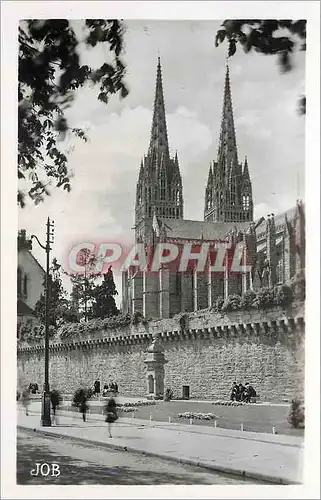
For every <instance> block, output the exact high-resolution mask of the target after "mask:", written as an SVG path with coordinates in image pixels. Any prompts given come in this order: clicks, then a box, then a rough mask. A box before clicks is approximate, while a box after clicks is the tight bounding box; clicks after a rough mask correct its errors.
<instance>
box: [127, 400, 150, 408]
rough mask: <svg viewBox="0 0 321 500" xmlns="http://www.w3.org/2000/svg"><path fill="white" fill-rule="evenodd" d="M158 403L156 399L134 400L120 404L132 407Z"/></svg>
mask: <svg viewBox="0 0 321 500" xmlns="http://www.w3.org/2000/svg"><path fill="white" fill-rule="evenodd" d="M155 404H156V401H153V400H151V401H134V402H132V403H131V402H128V403H122V404H120V405H119V406H124V407H127V406H130V407H134V406H135V407H137V406H150V405H155Z"/></svg>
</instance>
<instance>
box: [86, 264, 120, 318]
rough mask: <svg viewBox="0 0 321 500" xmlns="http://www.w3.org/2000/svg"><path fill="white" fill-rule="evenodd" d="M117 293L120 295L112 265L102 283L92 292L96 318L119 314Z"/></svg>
mask: <svg viewBox="0 0 321 500" xmlns="http://www.w3.org/2000/svg"><path fill="white" fill-rule="evenodd" d="M115 295H118V292H117V290H116V285H115V282H114V276H113V271H112V268H111V266H110V267H109V269H108V271H107V273H106V274H104V279H103V282H102V284H101V285H98V286H96V287H95V288H94V289H93V292H92V298H93V306H92V307H93V317H94V318H108V317H110V316H117V314H119V311H118V309H117V307H116V302H115V299H114V297H115Z"/></svg>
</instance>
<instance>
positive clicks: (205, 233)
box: [158, 218, 250, 240]
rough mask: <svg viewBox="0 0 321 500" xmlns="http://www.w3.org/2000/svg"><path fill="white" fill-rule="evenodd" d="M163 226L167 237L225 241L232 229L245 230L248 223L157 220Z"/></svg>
mask: <svg viewBox="0 0 321 500" xmlns="http://www.w3.org/2000/svg"><path fill="white" fill-rule="evenodd" d="M158 220H159V221H160V222H161V224H162V225H163V224H164V225H165V227H166V232H167V237H168V238H175V239H184V240H202V239H203V240H215V239H225V238H226V236H227V234H228V233H229V232H230V231H232V230H233V229H234V228H237V229H238V230H246V229H248V228H249V226H250V223H249V222H204V221H196V220H183V219H168V218H158Z"/></svg>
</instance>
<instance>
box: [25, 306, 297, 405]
mask: <svg viewBox="0 0 321 500" xmlns="http://www.w3.org/2000/svg"><path fill="white" fill-rule="evenodd" d="M156 336H157V339H158V342H159V343H160V344H161V348H162V351H163V353H164V356H165V358H166V365H165V367H164V388H165V389H166V388H171V389H172V390H173V393H174V398H177V399H180V398H182V391H183V386H189V392H190V397H191V398H197V399H211V400H213V399H227V398H228V397H229V393H230V386H231V385H232V383H233V382H234V380H235V381H237V382H243V383H245V382H249V383H251V384H252V385H253V386H254V387H255V388H256V390H257V391H258V393H259V394H260V398H261V400H262V401H274V402H282V401H284V400H291V399H292V398H293V397H294V396H298V397H300V398H303V396H304V309H303V305H302V304H297V305H293V307H292V308H291V309H290V310H288V311H284V310H282V309H281V308H274V309H271V310H267V311H256V310H251V311H248V312H244V311H242V312H240V311H237V312H236V311H235V312H231V313H228V314H217V313H213V312H211V311H209V310H203V311H195V312H194V313H189V314H186V315H184V314H183V315H178V316H176V317H174V318H169V319H163V320H154V321H151V322H149V323H147V324H146V325H142V324H139V325H137V326H134V325H130V326H128V327H123V328H121V329H113V330H104V331H100V332H96V333H93V334H91V335H90V337H89V334H88V333H78V334H77V335H74V336H73V337H72V339H68V340H65V341H55V342H53V343H51V345H50V383H51V387H52V388H54V387H56V388H57V389H59V390H61V391H62V392H64V393H71V392H73V391H75V389H76V388H77V387H79V385H80V384H86V385H87V386H90V387H91V386H92V385H93V382H94V380H96V379H99V380H100V381H101V384H104V383H109V382H110V381H112V380H116V381H117V382H118V384H119V387H120V392H121V394H124V395H128V396H130V395H132V396H141V397H145V396H147V395H148V394H147V373H148V372H147V368H146V363H145V361H146V356H147V353H148V349H149V348H150V346H151V343H152V342H153V339H155V337H156ZM18 373H19V375H18V376H19V378H20V379H21V380H23V381H24V382H25V383H28V384H29V383H30V382H37V383H38V384H39V387H41V386H42V382H43V379H44V349H43V345H34V346H30V345H28V346H27V345H25V346H24V345H22V344H21V345H20V346H19V348H18Z"/></svg>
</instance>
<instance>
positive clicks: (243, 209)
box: [204, 66, 253, 222]
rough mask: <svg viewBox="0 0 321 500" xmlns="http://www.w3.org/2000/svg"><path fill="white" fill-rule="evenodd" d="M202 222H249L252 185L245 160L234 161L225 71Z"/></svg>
mask: <svg viewBox="0 0 321 500" xmlns="http://www.w3.org/2000/svg"><path fill="white" fill-rule="evenodd" d="M204 220H205V221H206V222H246V221H252V220H253V197H252V183H251V178H250V174H249V168H248V163H247V158H245V161H244V165H242V164H240V163H239V162H238V155H237V145H236V137H235V129H234V118H233V106H232V97H231V85H230V77H229V68H228V66H227V68H226V76H225V88H224V100H223V113H222V121H221V131H220V138H219V147H218V153H217V161H216V162H213V163H212V164H210V169H209V174H208V181H207V187H206V190H205V210H204Z"/></svg>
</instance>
